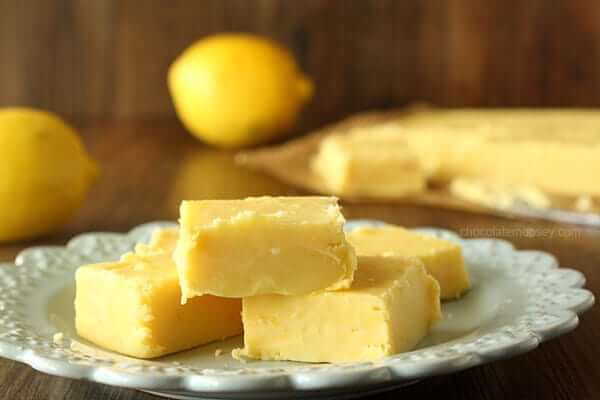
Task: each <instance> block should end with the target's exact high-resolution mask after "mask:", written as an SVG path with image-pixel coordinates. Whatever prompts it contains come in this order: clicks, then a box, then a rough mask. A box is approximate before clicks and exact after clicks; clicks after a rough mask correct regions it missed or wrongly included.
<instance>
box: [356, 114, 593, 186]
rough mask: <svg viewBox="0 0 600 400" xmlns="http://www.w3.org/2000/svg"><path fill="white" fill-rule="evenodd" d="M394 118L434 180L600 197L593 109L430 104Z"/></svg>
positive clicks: (402, 134) (398, 128) (399, 130)
mask: <svg viewBox="0 0 600 400" xmlns="http://www.w3.org/2000/svg"><path fill="white" fill-rule="evenodd" d="M395 124H396V130H397V133H398V134H400V135H401V137H402V138H403V139H405V140H406V141H407V143H408V144H409V146H410V147H411V148H412V149H413V151H414V152H415V154H416V156H417V157H418V158H419V159H420V160H422V162H426V161H429V162H431V161H432V160H435V162H434V163H435V164H436V165H437V166H438V168H437V170H436V171H435V174H434V175H433V178H434V179H436V180H442V181H448V180H450V179H452V178H453V177H456V176H466V177H475V178H485V179H490V180H493V181H496V182H502V183H514V184H522V185H533V186H536V187H539V188H540V189H542V190H545V191H548V192H550V193H556V194H563V195H580V194H590V195H600V180H599V179H598V171H600V112H598V111H592V110H566V109H563V110H561V109H554V110H552V109H550V110H533V109H514V110H509V109H492V110H473V109H455V110H435V109H433V110H422V111H416V112H414V113H411V114H408V115H406V116H403V117H401V118H399V119H398V120H397V121H396V122H395ZM367 134H368V132H367V131H365V132H364V135H367Z"/></svg>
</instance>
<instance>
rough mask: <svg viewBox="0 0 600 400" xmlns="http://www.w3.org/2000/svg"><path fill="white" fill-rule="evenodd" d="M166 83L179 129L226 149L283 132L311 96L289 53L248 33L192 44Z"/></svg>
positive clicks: (291, 124) (265, 139)
mask: <svg viewBox="0 0 600 400" xmlns="http://www.w3.org/2000/svg"><path fill="white" fill-rule="evenodd" d="M168 84H169V89H170V92H171V96H172V98H173V102H174V103H175V109H176V111H177V114H178V115H179V117H180V119H181V120H182V122H183V124H184V125H185V127H186V128H187V129H188V130H189V131H190V132H191V133H193V134H194V135H195V136H197V137H198V138H201V139H203V140H204V141H206V142H208V143H210V144H213V145H216V146H219V147H226V148H232V147H242V146H248V145H253V144H257V143H261V142H264V141H267V140H269V139H272V138H274V137H276V136H278V135H280V134H283V133H285V132H286V131H287V130H289V129H290V128H291V127H292V126H293V125H294V123H295V121H296V119H297V116H298V114H299V112H300V110H301V109H302V107H303V105H304V104H305V103H306V102H307V101H308V100H309V99H310V97H311V96H312V92H313V85H312V82H311V81H310V80H309V79H308V78H307V77H306V76H305V75H303V74H302V72H301V71H300V70H299V68H298V65H297V64H296V62H295V61H294V58H293V56H292V55H291V54H290V52H288V51H287V50H285V49H284V48H282V47H280V46H278V45H277V44H275V43H273V42H272V41H270V40H267V39H264V38H260V37H257V36H253V35H248V34H220V35H215V36H211V37H208V38H206V39H203V40H200V41H198V42H196V43H194V44H193V45H192V46H190V47H189V48H188V49H186V50H185V51H184V52H183V53H182V54H181V55H180V56H179V58H177V59H176V60H175V62H174V63H173V65H171V67H170V69H169V74H168Z"/></svg>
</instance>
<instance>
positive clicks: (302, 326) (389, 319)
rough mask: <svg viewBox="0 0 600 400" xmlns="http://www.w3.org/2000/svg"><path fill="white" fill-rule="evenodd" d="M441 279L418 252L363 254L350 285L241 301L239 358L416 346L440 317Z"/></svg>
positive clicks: (340, 356) (311, 358) (328, 357)
mask: <svg viewBox="0 0 600 400" xmlns="http://www.w3.org/2000/svg"><path fill="white" fill-rule="evenodd" d="M440 315H441V314H440V297H439V286H438V284H437V282H436V281H435V280H434V279H433V278H431V276H430V275H428V274H427V272H426V271H425V268H424V266H423V263H422V262H421V261H420V260H418V259H416V258H405V257H359V260H358V270H357V272H356V277H355V279H354V282H353V284H352V287H351V288H350V289H345V290H339V291H334V292H316V293H311V294H306V295H297V296H280V295H264V296H255V297H248V298H244V299H243V321H244V346H245V348H244V349H243V350H238V351H234V356H237V357H239V356H245V357H251V358H257V359H263V360H295V361H307V362H351V361H369V360H377V359H379V358H382V357H385V356H388V355H391V354H395V353H399V352H403V351H408V350H411V349H413V348H414V347H415V346H416V345H417V343H418V342H419V341H420V340H421V339H422V338H423V337H424V336H425V335H426V334H427V332H428V331H429V329H430V327H431V325H432V324H433V323H434V322H435V321H436V320H438V319H439V318H440Z"/></svg>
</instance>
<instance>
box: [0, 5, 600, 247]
mask: <svg viewBox="0 0 600 400" xmlns="http://www.w3.org/2000/svg"><path fill="white" fill-rule="evenodd" d="M0 10H2V11H1V12H0V54H1V56H2V62H0V109H1V108H2V107H11V106H28V107H34V108H37V109H41V110H46V111H50V112H52V113H55V114H57V115H58V116H60V117H62V118H63V119H64V120H65V121H66V122H67V123H68V124H71V125H72V126H74V128H75V129H76V131H77V132H76V133H77V134H78V135H81V136H82V137H83V141H84V144H85V147H86V149H87V151H89V156H90V158H91V159H92V160H94V161H95V162H96V164H97V166H98V170H99V171H100V174H96V175H97V176H99V177H100V178H99V180H98V181H97V182H96V180H95V178H94V179H92V178H89V177H83V178H81V179H80V183H79V185H80V186H81V193H82V195H81V196H79V197H78V198H77V199H75V200H74V201H73V204H72V205H71V204H69V205H64V204H63V203H64V202H61V201H59V200H57V201H54V203H53V205H52V206H53V207H54V206H55V209H54V210H52V211H47V210H44V209H43V207H40V208H39V210H38V211H39V212H40V215H54V214H56V215H58V214H60V213H63V214H65V215H66V214H69V215H70V214H72V213H73V215H75V214H74V213H75V211H76V210H78V209H79V205H80V203H81V206H82V207H81V208H82V210H81V212H79V213H78V214H77V215H76V216H75V217H74V218H70V219H68V221H69V224H68V225H66V226H64V227H63V225H62V224H59V223H54V222H53V223H52V225H53V226H56V228H53V229H50V228H44V229H42V228H40V229H39V231H40V232H42V231H43V232H58V236H56V237H57V238H58V239H57V240H58V241H62V240H64V238H68V237H70V236H72V235H74V234H76V233H79V232H82V231H88V230H91V229H104V230H127V229H130V228H131V227H132V226H135V225H136V224H138V223H142V222H146V221H149V220H155V219H161V218H162V219H175V218H176V217H177V215H178V205H179V202H180V201H181V199H202V198H239V197H245V196H250V195H263V194H272V195H289V194H297V193H304V192H302V191H301V190H300V189H298V188H295V187H293V186H291V185H287V184H284V183H282V182H280V181H278V180H277V179H275V178H273V177H271V176H267V175H265V174H261V173H259V172H258V171H255V170H250V169H246V168H243V167H241V166H240V165H238V164H236V163H235V162H234V153H233V152H232V151H221V150H218V149H215V148H214V147H210V146H206V145H205V143H204V142H203V141H201V140H197V139H196V138H194V137H193V136H192V135H190V134H189V131H190V129H186V128H184V127H183V125H182V123H181V122H180V120H179V118H178V117H177V116H176V114H175V107H174V105H173V98H172V96H171V94H170V93H169V89H168V87H167V73H168V71H169V67H170V66H171V65H172V63H173V62H174V60H175V59H176V58H177V57H178V56H180V55H181V54H182V52H183V51H184V50H185V49H186V48H188V46H190V45H191V44H193V43H195V42H196V41H198V40H200V39H204V38H207V37H209V36H211V35H215V34H219V33H223V32H247V33H252V34H256V35H258V36H259V37H263V38H267V39H272V40H273V41H274V42H275V43H279V44H281V45H283V46H284V47H286V48H287V49H289V50H290V51H291V53H292V55H293V58H295V60H296V61H297V63H298V66H299V70H300V71H302V72H303V73H304V74H306V76H308V78H309V79H310V80H311V81H312V84H313V86H314V95H313V96H312V98H310V101H309V102H308V103H307V104H306V107H305V108H304V107H299V108H298V110H300V109H302V112H301V113H300V118H299V120H298V122H297V123H295V124H293V126H292V127H291V129H287V128H286V129H282V131H284V130H285V131H286V130H291V133H292V134H295V135H299V134H303V133H306V132H309V131H311V130H314V129H317V128H320V127H322V126H324V125H326V124H329V123H332V122H335V121H339V120H340V119H343V118H345V117H347V116H350V115H353V114H355V113H358V112H361V111H366V110H381V109H391V108H395V107H402V106H405V105H408V104H412V103H415V102H428V103H431V104H434V105H440V106H452V107H460V106H483V107H492V106H502V107H513V106H514V107H516V106H535V107H537V106H541V107H551V106H554V107H596V106H600V23H599V22H598V21H600V2H598V1H596V0H552V1H549V0H529V1H515V0H485V1H482V0H448V1H439V0H397V1H394V0H360V1H359V0H303V1H291V0H202V1H186V0H172V1H166V0H145V1H134V0H101V1H86V0H21V1H16V0H0ZM249 51H250V50H249ZM192 58H193V57H192ZM258 58H259V57H256V59H257V60H256V61H257V62H258V61H260V60H258ZM205 62H206V60H205ZM191 63H193V62H191ZM279 64H280V65H281V64H282V62H280V63H279ZM267 69H268V68H267ZM232 71H233V72H232ZM232 71H230V72H229V73H232V74H235V73H236V72H235V69H232ZM274 71H276V69H274ZM180 75H182V74H180ZM183 75H185V74H183ZM183 75H182V76H183ZM274 75H275V74H273V76H274ZM266 76H267V78H266V79H263V80H265V81H269V80H272V79H271V76H270V75H266ZM263 78H264V76H263ZM230 81H231V80H230V79H229V77H228V78H227V79H225V82H226V84H221V86H219V87H217V89H216V91H217V92H218V91H219V90H220V89H223V90H224V91H225V92H226V91H227V90H232V92H233V93H234V94H235V93H238V92H235V88H234V89H231V87H235V86H236V84H237V85H239V84H243V83H244V82H239V81H240V79H238V82H237V83H236V84H233V83H231V84H229V83H230ZM182 82H183V83H182V87H183V89H182V91H188V92H190V91H189V90H188V86H189V85H188V83H189V82H186V81H185V78H184V79H183V80H182ZM215 86H218V85H215ZM256 92H257V93H258V92H260V91H256ZM252 93H254V92H252ZM286 93H287V92H286ZM188 95H189V94H188ZM182 96H183V95H182ZM190 96H191V95H190ZM308 97H310V96H308ZM190 98H191V97H190ZM250 101H251V104H250V106H249V107H246V109H243V110H242V111H241V112H240V110H237V111H238V112H239V113H241V114H243V113H245V112H247V111H248V109H250V108H258V109H260V107H261V106H263V104H262V103H261V101H262V100H261V99H260V98H259V99H258V100H257V99H255V98H254V97H253V96H251V97H250ZM229 104H230V103H228V102H225V105H226V106H227V107H224V108H223V107H221V109H220V110H218V112H217V113H215V115H217V117H215V119H214V120H213V123H214V121H217V125H218V123H219V122H221V121H230V120H233V119H235V117H231V116H232V115H233V113H232V112H230V111H231V110H230V109H229V108H228V106H229ZM303 105H304V104H302V106H303ZM193 106H196V109H199V108H201V107H199V106H197V105H193ZM192 108H193V107H192ZM204 108H205V109H206V108H208V109H210V110H211V111H212V109H213V108H212V107H204ZM215 108H217V107H215ZM242 108H243V107H242ZM248 112H252V110H250V111H248ZM272 114H274V115H273V116H272V117H275V116H276V114H277V112H272ZM230 117H231V118H230ZM19 118H21V117H19ZM23 118H24V119H23V121H21V122H19V125H18V126H19V127H20V128H19V129H21V130H22V131H23V132H29V133H32V134H35V129H33V128H35V127H36V126H37V125H36V124H35V123H32V122H26V117H25V116H23ZM27 118H30V117H27ZM30 121H31V120H30ZM15 126H16V125H15ZM246 128H247V129H246V130H248V132H249V133H247V136H248V137H251V136H252V135H256V132H252V128H253V127H246ZM53 129H54V128H53ZM4 130H5V131H6V129H4ZM13 136H18V135H15V134H13V133H12V132H6V136H5V137H6V138H10V137H13ZM32 137H33V136H32ZM271 137H272V138H275V139H276V140H278V141H281V140H282V137H280V136H277V135H271V136H269V137H267V138H266V139H261V140H257V141H256V143H260V144H262V143H263V142H268V140H267V139H269V140H270V139H271ZM77 140H78V139H77ZM238 144H240V145H241V144H243V143H241V142H238ZM35 145H36V144H35V141H30V142H28V143H25V142H24V143H22V144H21V145H20V147H19V148H18V150H14V151H13V150H10V149H8V148H5V149H4V153H5V154H6V153H9V154H12V153H17V152H24V153H23V154H33V153H32V152H30V153H27V152H29V151H30V150H31V149H33V148H34V147H35ZM0 147H1V146H0ZM5 147H6V146H5ZM46 148H47V147H43V146H41V147H40V146H38V151H40V152H41V153H44V152H46V153H48V151H46V150H45V149H46ZM15 149H17V148H16V147H15ZM40 149H41V150H40ZM1 150H2V149H1V148H0V155H2V152H1ZM19 154H20V153H19ZM46 156H48V157H47V158H43V160H45V161H39V162H38V163H37V166H30V165H29V164H28V165H27V166H26V167H22V166H19V165H20V164H19V165H17V164H16V163H15V164H14V165H13V166H12V167H10V166H9V167H7V168H5V169H6V170H7V171H8V172H9V173H11V174H12V175H10V176H11V177H13V178H14V180H12V181H11V182H13V183H14V184H15V185H17V184H18V185H20V186H22V189H20V190H22V191H29V192H28V193H34V194H35V195H27V196H23V195H20V196H21V197H20V199H23V198H27V201H28V203H27V205H24V206H23V207H22V213H23V214H24V215H30V214H31V213H30V210H31V209H34V207H36V206H37V205H38V204H43V205H44V206H45V207H50V203H51V201H52V200H49V199H50V197H49V195H48V192H51V191H48V190H47V189H46V187H45V186H43V185H40V184H39V182H38V181H33V180H32V181H31V182H29V181H28V182H25V183H22V181H23V180H22V176H23V174H22V171H27V170H31V171H33V172H31V173H30V174H29V175H28V176H36V177H41V178H39V179H45V180H46V181H47V182H50V181H51V180H52V179H54V178H53V176H59V175H57V174H59V171H61V170H63V171H71V170H80V168H78V166H77V165H76V162H75V161H74V160H75V158H76V157H74V155H67V153H61V152H60V151H55V152H54V154H51V155H48V154H46V155H45V156H44V157H46ZM49 157H54V158H52V159H51V158H49ZM38 159H39V160H42V158H41V157H38V158H36V160H38ZM4 160H6V157H4ZM52 160H53V161H52ZM59 164H60V165H59ZM63 164H64V165H63ZM6 165H8V164H6V163H5V166H6ZM59 167H60V168H59ZM11 168H12V170H11ZM61 168H62V169H61ZM11 171H12V172H11ZM57 171H58V172H57ZM52 174H55V175H52ZM92 175H94V174H92ZM0 176H1V174H0ZM7 176H8V175H7ZM60 176H62V177H64V176H66V175H65V174H63V175H60ZM36 179H37V178H36ZM0 183H1V182H0ZM9 183H10V182H9ZM54 183H56V182H54ZM67 186H69V184H66V183H65V184H63V187H67ZM88 189H90V190H91V192H90V193H89V195H88V196H84V195H85V194H87V191H88ZM11 190H12V191H13V192H15V193H16V190H13V189H11ZM1 192H2V191H1V190H0V193H1ZM4 192H7V190H4ZM5 197H6V196H5ZM40 198H41V199H43V202H42V203H40V202H39V199H40ZM84 199H86V200H85V201H83V200H84ZM0 200H2V199H0ZM19 201H21V200H19ZM3 204H5V205H4V206H2V205H1V204H0V210H4V211H5V213H6V217H3V218H8V216H10V217H11V218H12V219H13V220H14V225H15V228H14V230H15V232H17V231H18V232H19V235H17V234H15V233H10V234H6V235H5V237H4V240H13V241H14V240H17V239H18V238H20V237H37V234H36V233H35V232H29V230H30V229H29V227H28V224H26V223H25V222H24V219H23V218H22V217H20V216H18V215H15V214H14V211H13V208H12V205H13V204H14V200H13V199H11V198H7V199H6V200H4V203H3ZM385 210H386V208H384V206H383V205H371V206H368V208H356V207H355V208H350V207H349V208H348V209H347V213H348V216H350V217H363V216H374V217H382V218H383V217H385V218H386V219H387V220H394V221H396V222H398V223H405V224H413V225H416V224H422V225H440V224H442V222H441V221H440V219H439V218H438V217H436V214H434V213H433V211H431V210H428V211H427V212H426V213H421V214H418V215H419V216H418V217H415V218H416V219H412V220H411V219H410V218H412V217H407V215H408V214H410V215H413V213H412V211H411V212H410V213H408V214H407V213H402V212H401V211H398V212H396V209H395V208H390V209H389V210H390V211H389V212H388V211H385ZM382 213H383V214H385V215H383V216H382ZM30 216H31V218H33V219H35V218H37V217H35V216H33V214H31V215H30ZM34 217H35V218H34ZM57 218H58V217H57ZM457 218H459V217H457ZM0 219H1V218H0ZM50 225H51V224H50V223H48V226H50ZM0 236H1V235H0ZM0 241H2V238H1V237H0ZM7 254H8V253H7ZM5 257H7V258H8V257H12V254H10V255H7V256H5Z"/></svg>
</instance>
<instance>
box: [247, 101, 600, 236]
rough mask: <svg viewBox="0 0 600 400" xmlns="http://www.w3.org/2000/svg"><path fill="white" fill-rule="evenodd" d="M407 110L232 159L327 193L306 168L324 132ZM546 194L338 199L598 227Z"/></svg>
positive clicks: (366, 116) (439, 189)
mask: <svg viewBox="0 0 600 400" xmlns="http://www.w3.org/2000/svg"><path fill="white" fill-rule="evenodd" d="M411 109H412V108H410V107H409V108H404V109H397V110H390V111H374V112H366V113H361V114H357V115H354V116H352V117H349V118H347V119H344V120H342V121H340V122H338V123H334V124H332V125H328V126H326V127H324V128H322V129H319V130H317V131H315V132H310V133H308V134H307V135H305V136H303V137H301V138H298V139H294V140H290V141H288V142H286V143H284V144H281V145H278V146H271V147H266V148H261V149H256V150H250V151H243V152H240V153H238V154H237V156H236V162H238V163H239V164H241V165H244V166H246V167H249V168H253V169H257V170H261V171H263V172H265V173H267V174H269V175H272V176H274V177H276V178H278V179H280V180H281V181H283V182H285V183H287V184H290V185H293V186H296V187H300V188H302V189H304V190H306V191H308V192H310V193H319V194H329V193H328V192H327V189H326V188H325V186H324V184H323V182H322V181H321V179H320V177H319V176H318V175H316V174H314V173H313V171H312V170H311V168H310V160H311V158H312V157H313V156H314V155H315V154H316V152H317V150H318V147H319V143H320V141H321V140H322V139H323V138H324V137H326V136H327V135H331V134H334V133H335V134H344V133H347V132H349V131H350V130H354V129H356V128H360V127H369V126H372V125H374V124H382V123H386V122H390V121H392V120H394V119H397V118H399V117H401V116H402V114H404V113H407V112H410V110H411ZM548 197H549V198H550V200H551V204H552V206H551V208H549V209H536V208H532V207H529V206H527V205H515V206H513V207H511V208H510V209H502V208H495V207H489V206H485V205H481V204H476V203H473V202H470V201H466V200H463V199H462V198H459V197H456V196H454V195H452V194H451V193H450V191H449V189H448V187H447V185H440V186H432V187H429V188H428V189H427V190H426V191H425V192H423V193H420V194H418V195H413V196H410V197H399V198H385V199H380V198H354V197H343V199H342V200H344V201H347V202H359V203H381V204H389V203H397V204H412V205H423V206H430V207H439V208H447V209H453V210H461V211H468V212H473V213H479V214H488V215H499V216H505V217H528V218H540V219H546V220H553V221H560V222H567V223H574V224H584V225H598V226H600V214H598V213H592V212H585V213H584V212H578V211H576V209H575V202H576V199H573V198H563V197H558V196H548Z"/></svg>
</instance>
